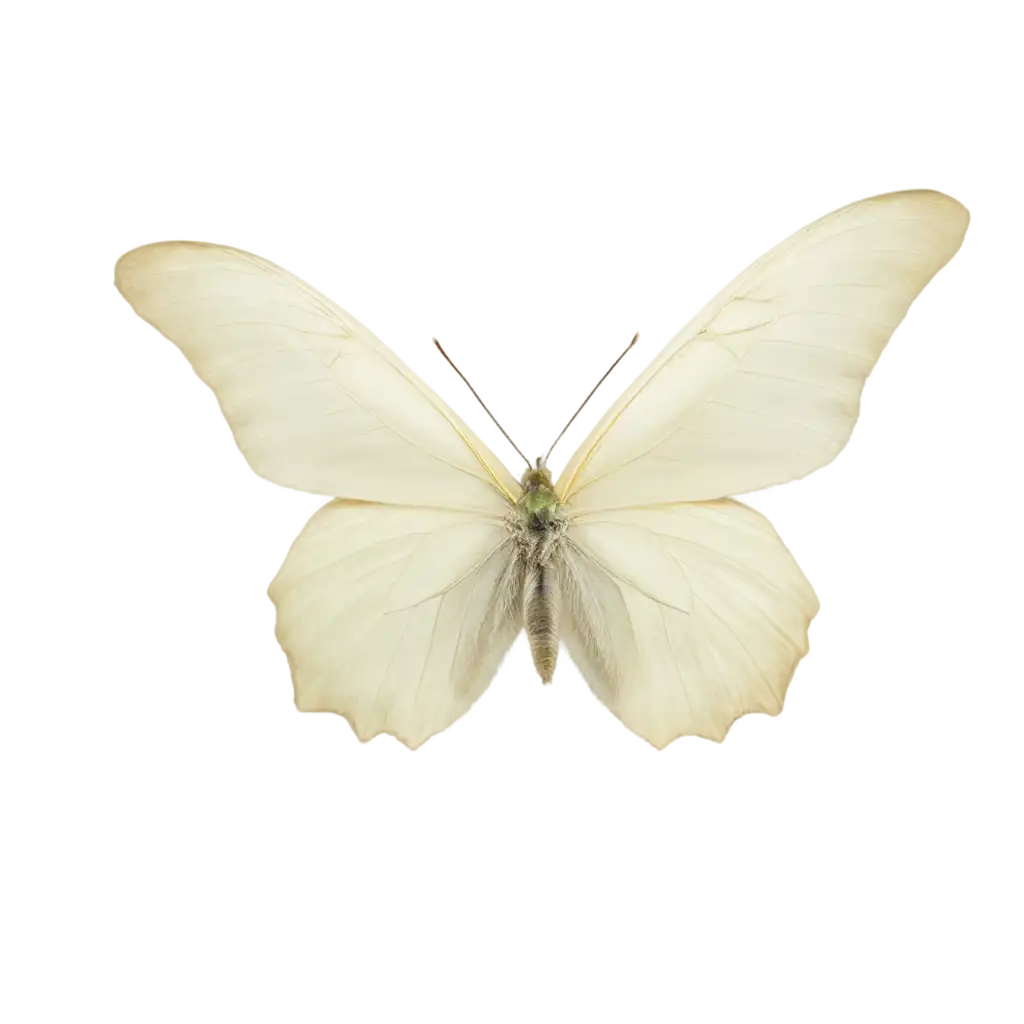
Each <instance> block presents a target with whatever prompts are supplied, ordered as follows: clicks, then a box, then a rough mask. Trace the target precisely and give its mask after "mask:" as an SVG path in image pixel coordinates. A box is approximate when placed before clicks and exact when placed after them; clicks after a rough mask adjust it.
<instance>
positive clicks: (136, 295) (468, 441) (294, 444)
mask: <svg viewBox="0 0 1024 1024" xmlns="http://www.w3.org/2000/svg"><path fill="white" fill-rule="evenodd" d="M115 282H116V284H117V287H118V288H119V289H120V291H121V293H122V295H124V297H125V298H126V299H127V300H128V301H129V302H130V303H131V305H132V308H133V309H134V310H135V311H136V313H138V314H139V316H141V317H142V318H143V319H145V320H147V321H149V323H151V324H152V325H153V326H154V327H156V328H157V330H159V331H160V332H161V333H162V334H164V335H166V336H167V337H168V338H170V340H171V341H173V342H174V343H175V344H176V345H177V346H178V347H179V348H180V349H181V350H182V352H183V353H184V354H185V356H186V357H187V358H188V360H189V362H190V363H191V364H192V367H193V368H194V369H195V371H196V373H197V374H198V375H199V376H200V377H201V378H202V379H203V380H204V381H205V382H206V383H207V384H208V385H209V386H210V387H211V388H212V389H213V392H214V394H215V395H216V396H217V400H218V401H219V402H220V406H221V409H222V410H223V412H224V415H225V417H226V418H227V421H228V423H229V424H230V426H231V430H232V432H233V433H234V436H235V440H236V442H237V443H238V447H239V448H240V449H241V450H242V453H243V454H244V455H245V457H246V459H248V461H249V464H250V465H251V466H252V468H253V469H254V470H255V471H256V472H257V473H259V474H260V475H261V476H264V477H266V478H267V479H268V480H272V481H274V482H275V483H278V484H283V485H285V486H287V487H295V488H297V489H299V490H304V491H312V492H313V493H315V494H326V495H332V496H340V497H346V498H359V499H363V500H372V501H388V502H397V503H404V504H417V505H428V506H434V507H440V508H463V509H466V508H472V509H480V510H482V511H485V512H489V513H496V514H500V513H501V511H502V510H503V509H504V508H506V507H507V504H508V502H514V500H515V497H514V496H515V495H518V493H519V486H518V484H517V483H516V481H515V480H514V479H513V478H512V476H511V474H510V473H509V472H508V471H507V470H506V469H505V468H504V466H502V465H501V463H500V462H499V461H498V459H497V458H496V457H495V456H494V455H493V454H492V453H491V452H490V451H488V449H487V448H486V447H485V446H484V444H483V443H482V442H481V441H480V440H479V439H478V438H477V437H475V436H474V434H473V433H472V431H470V429H469V428H468V427H467V426H466V424H465V423H463V422H462V420H460V419H459V417H458V416H456V415H455V413H454V412H452V410H451V409H449V408H448V406H447V405H445V403H444V402H442V401H441V399H440V398H439V397H438V396H437V395H435V394H434V392H433V391H431V390H430V388H428V387H427V386H426V385H425V384H424V383H423V382H422V381H421V380H420V379H419V378H418V377H417V376H416V375H415V374H414V373H412V371H411V370H409V369H408V367H406V366H405V365H404V364H403V363H402V362H401V360H399V359H398V357H397V356H396V355H394V353H393V352H391V351H390V350H389V349H388V348H387V347H386V346H385V345H383V344H382V343H381V342H380V341H378V340H377V339H376V338H375V337H374V336H373V335H372V334H371V333H370V332H369V331H368V330H367V329H366V328H365V327H363V325H362V324H360V323H359V322H358V321H356V320H355V319H353V318H352V317H351V316H349V315H348V314H347V313H346V312H345V311H344V310H342V309H340V308H339V307H338V306H336V305H335V304H334V303H333V302H331V301H330V299H327V298H325V297H324V296H323V295H321V294H320V293H319V292H317V291H316V290H315V289H313V288H311V287H310V286H309V285H307V284H305V283H304V282H303V281H300V280H299V279H298V278H297V277H294V276H293V275H291V274H289V273H288V272H287V271H285V270H282V269H281V268H280V267H277V266H275V265H274V264H273V263H269V262H268V261H267V260H263V259H260V258H259V257H258V256H253V255H251V254H250V253H246V252H242V251H240V250H238V249H230V248H227V247H226V246H221V245H206V244H203V243H198V242H159V243H156V244H154V245H145V246H143V247H142V248H140V249H135V250H133V251H132V252H129V253H127V254H126V255H124V256H122V257H121V259H120V260H119V261H118V263H117V267H116V270H115Z"/></svg>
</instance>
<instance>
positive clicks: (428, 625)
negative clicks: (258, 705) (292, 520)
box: [270, 500, 522, 748]
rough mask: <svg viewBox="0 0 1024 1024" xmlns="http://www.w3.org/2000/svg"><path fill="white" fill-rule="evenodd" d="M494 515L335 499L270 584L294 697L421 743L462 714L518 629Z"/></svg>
mask: <svg viewBox="0 0 1024 1024" xmlns="http://www.w3.org/2000/svg"><path fill="white" fill-rule="evenodd" d="M518 565H519V563H518V561H517V560H516V559H514V558H513V542H512V540H511V538H510V535H509V533H508V531H507V530H506V528H505V526H504V525H503V523H502V522H501V520H500V519H496V518H495V519H488V518H486V517H482V516H479V515H476V514H473V513H467V512H454V511H450V510H446V509H431V508H412V507H403V506H397V505H381V504H376V503H372V502H353V501H342V500H338V501H332V502H329V503H328V504H327V505H325V506H324V507H323V508H322V509H320V511H319V512H317V513H316V514H315V515H314V516H313V518H312V519H310V521H309V522H308V523H307V524H306V527H305V529H303V531H302V533H301V534H299V536H298V538H297V539H296V541H295V543H294V544H293V545H292V549H291V551H290V552H289V553H288V557H287V558H286V559H285V562H284V565H282V566H281V570H280V572H279V573H278V574H277V576H276V578H275V579H274V581H273V582H272V583H271V585H270V597H271V599H272V600H273V602H274V604H275V605H276V606H277V638H278V641H279V642H280V644H281V646H282V647H283V648H284V650H285V653H286V654H287V655H288V662H289V665H290V666H291V671H292V680H293V682H294V684H295V703H296V704H297V706H298V707H299V708H300V709H301V710H303V711H333V712H336V713H337V714H339V715H343V716H344V717H345V718H346V719H348V722H349V724H350V725H351V726H352V728H353V729H354V730H355V732H356V735H357V736H359V738H360V739H361V740H368V739H370V738H371V737H372V736H375V735H377V734H378V733H382V732H384V733H389V734H391V735H392V736H395V737H397V738H398V739H400V740H401V741H402V742H403V743H405V744H406V745H407V746H409V747H413V748H415V747H418V746H419V745H420V744H421V743H423V741H424V740H426V739H428V738H429V737H430V736H432V735H434V733H437V732H440V731H441V730H442V729H444V728H446V727H447V726H449V725H451V724H452V722H454V721H455V720H456V719H457V718H459V717H460V716H462V715H463V714H465V713H466V711H468V710H469V708H470V706H471V705H472V704H473V702H474V701H475V700H476V699H477V698H478V697H479V696H480V695H481V694H482V693H483V691H484V690H485V689H486V688H487V685H488V683H490V681H491V679H492V677H493V676H494V673H495V672H496V671H497V669H498V665H499V663H500V662H501V659H502V658H503V657H504V655H505V653H506V652H507V651H508V649H509V647H510V646H511V644H512V641H513V640H514V639H515V637H516V634H517V633H518V632H519V630H520V628H521V626H522V616H521V612H520V601H519V598H520V596H521V589H522V581H521V579H519V578H518V576H517V575H516V574H517V572H518Z"/></svg>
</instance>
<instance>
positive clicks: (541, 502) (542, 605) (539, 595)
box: [506, 459, 568, 683]
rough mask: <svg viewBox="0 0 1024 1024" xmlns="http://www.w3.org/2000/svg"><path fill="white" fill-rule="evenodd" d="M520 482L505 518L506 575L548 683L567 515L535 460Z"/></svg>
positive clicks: (554, 655)
mask: <svg viewBox="0 0 1024 1024" xmlns="http://www.w3.org/2000/svg"><path fill="white" fill-rule="evenodd" d="M522 485H523V496H522V497H521V498H520V499H519V503H518V504H517V505H516V508H515V511H514V512H512V513H510V514H509V516H508V518H507V520H506V522H507V525H508V528H509V532H510V533H511V534H512V537H513V541H514V543H515V549H516V554H515V559H514V564H515V569H514V571H513V573H512V574H511V577H510V581H511V582H512V586H514V587H515V588H516V590H517V591H518V593H517V594H516V595H515V597H514V598H512V600H516V599H517V600H516V603H517V604H518V605H519V607H520V613H521V616H522V622H523V625H524V627H525V629H526V636H527V639H528V640H529V642H530V653H531V654H532V655H533V664H534V667H535V668H536V669H537V673H538V675H539V676H540V678H541V680H542V681H543V682H545V683H550V682H551V677H552V676H553V675H554V672H555V664H556V663H557V661H558V623H559V613H560V611H561V602H562V595H561V586H560V583H559V578H560V575H561V572H560V559H559V551H560V547H561V544H562V539H563V537H564V536H565V532H566V529H567V528H568V518H567V516H566V515H565V512H564V511H563V510H562V507H561V505H560V503H559V501H558V499H557V498H556V497H555V491H554V485H553V484H552V480H551V473H550V472H549V471H548V470H547V469H546V468H545V467H544V466H543V465H542V464H541V460H539V459H538V460H537V467H536V468H531V469H528V470H527V471H526V473H524V474H523V479H522ZM509 603H511V601H510V602H509Z"/></svg>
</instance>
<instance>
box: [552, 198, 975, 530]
mask: <svg viewBox="0 0 1024 1024" xmlns="http://www.w3.org/2000/svg"><path fill="white" fill-rule="evenodd" d="M967 223H968V213H967V211H966V210H965V209H964V208H963V207H962V206H961V205H960V204H959V203H958V202H956V200H954V199H950V198H949V197H948V196H944V195H942V194H941V193H939V192H926V191H917V192H895V193H891V194H889V195H883V196H877V197H875V198H874V199H866V200H863V201H861V202H859V203H854V204H853V205H851V206H847V207H844V208H843V209H841V210H837V211H836V212H835V213H832V214H829V215H828V216H827V217H823V218H822V219H821V220H819V221H817V222H815V223H814V224H811V225H810V226H809V227H806V228H803V229H802V230H800V231H798V232H796V234H794V235H792V236H790V238H788V239H787V240H786V241H784V242H783V243H782V244H781V245H779V246H777V247H776V248H775V249H773V250H771V252H769V253H767V254H766V255H765V256H763V257H762V258H761V259H759V260H758V261H757V262H756V263H754V264H753V265H752V266H751V267H749V268H748V269H747V270H745V271H744V272H743V273H742V274H740V276H739V277H737V278H736V280H735V281H733V282H731V283H730V284H729V285H728V286H727V287H726V288H725V289H723V291H722V292H721V293H720V294H719V295H718V296H716V297H715V298H714V299H713V300H712V301H711V302H710V303H708V305H707V306H706V307H705V308H704V309H703V310H701V312H700V313H698V314H697V316H696V317H695V318H694V319H693V320H692V321H691V322H690V323H689V324H687V326H686V327H684V328H683V330H682V331H680V332H679V334H677V335H676V337H675V338H673V339H672V341H670V342H669V344H668V345H667V346H666V348H665V349H664V350H663V351H662V352H661V353H660V354H659V355H658V356H657V357H656V358H655V360H654V361H653V362H652V363H651V365H650V366H649V367H648V368H647V369H646V370H645V371H644V372H643V373H642V374H641V375H640V376H639V377H638V378H637V379H636V381H634V382H633V384H632V385H631V386H630V387H629V388H627V389H626V391H625V393H624V394H623V395H622V397H621V398H620V399H619V400H618V401H617V402H616V403H615V404H614V405H613V406H612V407H611V409H609V410H608V412H607V413H606V414H605V416H604V417H603V418H602V419H601V421H600V422H599V423H598V425H597V427H596V428H595V429H594V430H593V431H592V433H591V434H590V436H589V437H588V438H587V439H586V441H584V443H583V444H582V445H581V446H580V448H579V450H578V451H577V452H576V453H575V454H574V455H573V457H572V459H571V460H570V462H569V464H568V466H567V467H566V468H565V471H564V472H563V473H562V475H561V477H560V478H559V481H558V484H557V490H558V493H559V494H560V495H561V496H562V497H563V499H564V500H566V501H568V502H570V503H571V505H572V506H573V508H574V509H576V510H577V511H589V510H596V509H604V508H621V507H626V506H637V505H645V504H649V503H657V502H676V501H699V500H702V499H707V498H720V497H725V496H728V495H733V494H742V493H745V492H747V491H753V490H757V489H758V488H761V487H767V486H769V485H771V484H778V483H783V482H785V481H787V480H794V479H796V478H798V477H802V476H806V475H807V474H808V473H810V472H812V471H813V470H815V469H817V468H819V467H820V466H823V465H825V464H826V463H827V462H830V461H831V460H832V459H833V458H835V456H836V455H837V454H838V453H839V451H840V450H841V449H842V448H843V446H844V445H845V444H846V442H847V440H848V439H849V437H850V433H851V431H852V430H853V425H854V423H855V421H856V419H857V414H858V411H859V407H860V394H861V390H862V388H863V386H864V381H865V379H866V378H867V376H868V374H869V373H870V372H871V370H872V368H873V367H874V365H875V362H876V360H877V359H878V357H879V355H880V354H881V352H882V349H883V348H884V347H885V345H886V342H888V340H889V337H890V336H891V334H892V332H893V330H894V329H895V328H896V326H897V325H898V324H899V323H900V321H901V320H902V319H903V317H904V315H905V314H906V312H907V309H908V307H909V306H910V304H911V302H913V300H914V299H915V298H916V297H917V295H918V294H919V293H920V292H921V289H923V288H924V286H925V285H926V284H927V283H928V282H929V281H930V280H931V278H932V277H933V276H934V274H935V273H936V272H937V271H938V270H939V269H940V268H941V267H942V266H944V265H945V263H946V262H947V261H948V260H949V259H950V258H951V257H952V256H953V254H954V253H955V252H956V251H957V249H958V248H959V247H960V243H961V241H962V239H963V236H964V232H965V231H966V229H967Z"/></svg>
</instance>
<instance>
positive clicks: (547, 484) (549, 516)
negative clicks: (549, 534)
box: [519, 467, 559, 529]
mask: <svg viewBox="0 0 1024 1024" xmlns="http://www.w3.org/2000/svg"><path fill="white" fill-rule="evenodd" d="M521 482H522V485H523V496H522V497H521V498H520V499H519V507H520V508H521V509H522V510H523V511H524V512H525V513H526V516H527V519H528V521H529V524H530V525H531V526H532V527H534V528H536V529H542V528H543V527H545V526H547V525H548V524H549V523H551V521H552V520H553V519H554V518H555V517H556V514H557V512H558V507H559V502H558V498H556V497H555V489H554V484H553V483H552V481H551V473H550V471H549V470H547V469H545V468H542V467H538V468H536V469H528V470H527V471H526V472H525V473H524V474H523V479H522V481H521Z"/></svg>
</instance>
